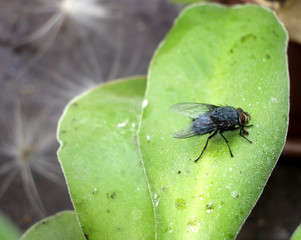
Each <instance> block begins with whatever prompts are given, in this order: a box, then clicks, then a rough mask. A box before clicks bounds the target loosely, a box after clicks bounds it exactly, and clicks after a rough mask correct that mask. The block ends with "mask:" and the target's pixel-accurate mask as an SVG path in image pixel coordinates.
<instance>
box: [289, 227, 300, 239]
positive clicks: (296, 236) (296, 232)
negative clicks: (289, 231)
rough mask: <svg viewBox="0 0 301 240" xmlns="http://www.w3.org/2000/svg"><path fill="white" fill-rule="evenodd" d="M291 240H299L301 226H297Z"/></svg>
mask: <svg viewBox="0 0 301 240" xmlns="http://www.w3.org/2000/svg"><path fill="white" fill-rule="evenodd" d="M291 240H301V225H299V227H298V228H297V229H296V231H295V232H294V234H293V236H292V237H291Z"/></svg>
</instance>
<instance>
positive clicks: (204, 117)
mask: <svg viewBox="0 0 301 240" xmlns="http://www.w3.org/2000/svg"><path fill="white" fill-rule="evenodd" d="M170 109H171V110H172V111H173V112H176V113H179V114H182V115H185V116H188V117H190V118H192V119H193V122H192V123H191V124H190V125H188V126H187V127H185V128H184V129H182V130H181V131H179V132H177V133H175V134H174V137H175V138H189V137H193V136H196V135H203V134H206V133H212V134H211V135H209V137H208V139H207V142H206V144H205V146H204V148H203V151H202V152H201V154H200V156H199V157H198V158H197V159H196V160H195V162H197V161H198V160H199V159H200V157H201V156H202V154H203V153H204V151H205V149H206V148H207V145H208V142H209V140H210V139H211V138H212V137H214V136H215V135H216V134H217V133H219V134H220V135H221V136H222V137H223V139H224V140H225V142H226V143H227V146H228V148H229V151H230V155H231V157H233V154H232V151H231V148H230V146H229V143H228V140H227V139H226V138H225V136H224V135H223V132H224V131H229V130H235V129H240V133H239V135H240V136H241V137H243V138H244V139H246V140H247V141H248V142H249V143H252V142H251V141H250V140H249V139H247V138H246V137H245V136H244V135H248V134H249V133H248V132H247V131H246V130H245V129H244V128H245V127H251V126H252V125H249V126H246V125H247V124H248V123H249V120H250V119H251V116H250V115H249V114H248V113H247V112H244V111H243V110H242V109H241V108H237V109H235V108H233V107H222V106H215V105H210V104H203V103H178V104H175V105H173V106H172V107H171V108H170Z"/></svg>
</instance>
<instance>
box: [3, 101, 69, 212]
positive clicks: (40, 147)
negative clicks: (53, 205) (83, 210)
mask: <svg viewBox="0 0 301 240" xmlns="http://www.w3.org/2000/svg"><path fill="white" fill-rule="evenodd" d="M47 116H49V114H48V113H47V112H43V113H41V115H40V116H39V118H36V119H30V120H29V119H26V118H25V115H23V114H22V112H21V108H20V106H19V104H18V105H17V106H16V108H15V112H14V116H13V121H10V124H8V123H7V124H6V129H7V131H8V132H7V133H6V134H5V133H2V135H1V136H0V154H1V155H2V156H4V157H5V158H6V159H7V161H6V162H5V163H3V161H1V165H2V166H1V167H0V169H1V170H0V176H1V178H3V179H4V180H3V181H2V183H0V198H1V197H2V196H3V195H4V194H5V192H6V191H7V190H8V188H9V186H10V185H11V184H12V182H13V181H14V179H15V178H16V177H17V176H18V175H19V176H20V177H21V179H22V183H23V186H24V190H25V193H26V196H27V198H28V200H29V201H30V203H31V205H32V207H33V208H34V210H35V211H36V212H37V213H38V214H39V215H40V216H41V217H43V216H45V215H46V211H45V208H44V206H43V203H42V201H41V198H40V196H39V193H38V190H37V187H36V184H35V181H34V178H33V172H36V173H38V174H40V175H42V176H44V177H45V178H47V179H49V180H51V181H53V182H56V183H58V184H62V183H63V181H62V179H61V178H60V177H59V175H58V173H59V172H60V167H59V165H58V162H57V161H56V157H55V155H54V154H53V156H51V155H49V151H50V150H51V148H52V147H54V146H55V143H56V139H55V136H54V135H52V134H50V133H49V132H45V131H47V129H49V122H46V121H44V120H45V119H47ZM46 126H47V127H46ZM53 160H54V161H53Z"/></svg>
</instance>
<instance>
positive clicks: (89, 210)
mask: <svg viewBox="0 0 301 240" xmlns="http://www.w3.org/2000/svg"><path fill="white" fill-rule="evenodd" d="M144 91H145V78H143V77H138V78H133V79H128V80H124V81H119V82H113V83H109V84H105V85H102V86H100V87H99V88H96V89H94V90H92V91H90V92H88V94H84V95H82V96H80V97H78V98H76V99H74V100H73V101H72V102H71V103H70V104H69V105H68V107H67V109H66V111H65V113H64V115H63V117H62V120H61V122H60V126H59V132H58V135H59V140H60V142H61V147H60V150H59V152H58V155H59V158H60V161H61V164H62V166H63V170H64V173H65V176H66V179H67V183H68V187H69V191H70V195H71V198H72V201H73V204H74V207H75V210H76V212H77V214H78V218H79V220H80V222H81V226H82V228H83V231H84V233H85V235H86V236H88V237H89V239H90V240H91V239H142V238H144V239H153V238H154V213H153V208H152V205H151V199H150V196H149V191H148V188H147V183H146V179H145V176H144V171H143V169H142V167H141V160H140V156H139V150H138V147H137V138H136V131H137V128H138V121H139V114H140V109H141V105H142V100H143V95H144Z"/></svg>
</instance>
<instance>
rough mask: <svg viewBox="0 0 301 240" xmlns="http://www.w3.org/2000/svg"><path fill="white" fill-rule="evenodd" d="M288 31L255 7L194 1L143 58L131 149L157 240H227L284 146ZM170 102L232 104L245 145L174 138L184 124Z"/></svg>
mask: <svg viewBox="0 0 301 240" xmlns="http://www.w3.org/2000/svg"><path fill="white" fill-rule="evenodd" d="M286 46H287V35H286V32H285V30H284V28H283V26H282V25H281V24H280V23H279V21H278V20H277V18H276V17H275V15H274V14H273V13H272V12H270V11H268V10H265V9H263V8H260V7H257V6H248V5H247V6H238V7H232V8H228V7H222V6H219V5H206V4H205V5H194V6H192V7H189V8H187V9H186V10H184V11H183V12H182V14H181V16H180V17H179V18H178V19H177V21H176V23H175V25H174V27H173V28H172V30H171V31H170V33H169V34H168V36H167V37H166V39H165V40H164V41H163V43H162V44H161V46H160V48H159V50H158V51H157V52H156V54H155V57H154V58H153V60H152V63H151V66H150V69H149V75H148V87H147V90H146V102H148V105H147V106H146V107H145V108H144V111H143V117H142V122H141V129H140V133H139V143H140V147H141V152H142V158H143V161H144V166H145V170H146V173H147V177H148V181H149V184H150V190H151V193H152V200H153V203H154V206H155V219H156V231H157V237H158V239H233V238H234V237H235V236H236V234H237V232H238V231H239V229H240V228H241V225H242V224H243V222H244V221H245V219H246V217H247V216H248V215H249V213H250V211H251V209H252V208H253V206H254V204H255V203H256V201H257V199H258V197H259V195H260V194H261V192H262V190H263V187H264V186H265V184H266V181H267V179H268V177H269V176H270V174H271V171H272V169H273V168H274V166H275V164H276V161H277V159H278V158H279V155H280V153H281V150H282V148H283V145H284V142H285V137H286V133H287V126H288V110H289V101H288V95H289V94H288V89H289V82H288V72H287V59H286ZM178 102H200V103H210V104H217V105H230V106H234V107H241V108H242V109H244V110H245V111H247V112H249V113H250V114H251V117H252V120H251V124H253V125H254V126H253V127H250V128H248V131H249V133H250V135H249V139H250V140H252V141H253V144H250V143H248V142H247V141H245V140H244V139H243V138H241V137H239V131H228V132H225V133H224V136H225V137H226V138H227V139H228V140H229V144H230V146H231V149H232V152H233V154H234V157H233V158H231V157H230V154H229V151H228V148H227V145H226V143H225V142H224V140H223V139H222V138H221V136H220V135H219V134H218V135H217V136H215V137H214V138H213V139H211V140H210V142H209V145H208V148H207V150H206V151H205V153H204V155H203V156H202V158H201V159H200V160H199V161H198V162H197V163H194V161H192V160H193V159H196V158H197V156H198V155H199V154H200V152H201V150H202V148H203V146H204V145H205V142H206V140H207V137H208V135H206V136H201V137H194V138H189V139H175V138H173V137H172V135H171V133H172V132H175V131H178V130H180V129H181V128H183V127H184V126H186V125H187V124H189V123H190V122H191V119H189V118H187V117H185V116H181V115H178V114H176V113H173V112H171V111H169V107H170V106H171V105H173V104H175V103H178Z"/></svg>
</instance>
